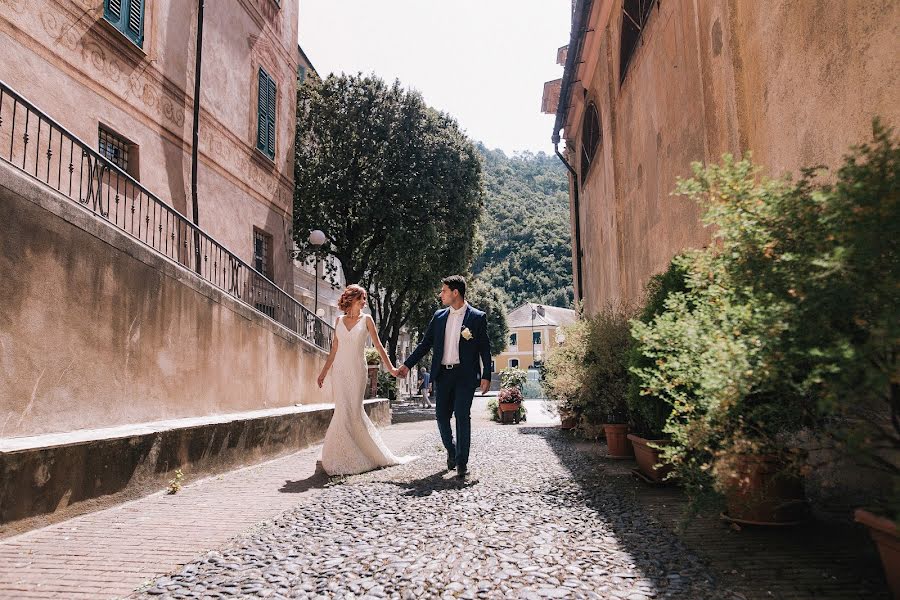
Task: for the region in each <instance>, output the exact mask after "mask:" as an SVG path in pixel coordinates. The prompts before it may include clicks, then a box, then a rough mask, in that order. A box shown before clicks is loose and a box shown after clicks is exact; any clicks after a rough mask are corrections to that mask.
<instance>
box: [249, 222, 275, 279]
mask: <svg viewBox="0 0 900 600" xmlns="http://www.w3.org/2000/svg"><path fill="white" fill-rule="evenodd" d="M253 268H254V269H256V270H257V271H259V272H260V273H261V274H263V275H265V276H266V277H268V278H269V279H272V277H273V273H272V236H271V235H269V234H268V233H266V232H264V231H260V230H259V229H256V228H255V227H254V228H253Z"/></svg>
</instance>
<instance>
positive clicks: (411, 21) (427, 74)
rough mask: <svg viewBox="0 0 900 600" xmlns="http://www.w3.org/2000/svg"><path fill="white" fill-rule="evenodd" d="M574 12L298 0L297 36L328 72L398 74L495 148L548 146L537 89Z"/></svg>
mask: <svg viewBox="0 0 900 600" xmlns="http://www.w3.org/2000/svg"><path fill="white" fill-rule="evenodd" d="M570 15H571V0H300V23H299V28H300V46H301V47H302V48H303V51H304V52H306V55H307V56H308V57H309V59H310V61H311V62H312V64H313V66H314V67H315V68H316V71H318V72H319V74H320V75H321V76H323V77H324V76H327V75H328V74H329V73H332V72H334V73H341V72H346V73H357V72H362V73H364V74H371V73H374V74H376V75H378V76H379V77H381V78H383V79H385V80H386V81H389V82H390V81H393V80H394V79H395V78H396V79H399V80H400V82H401V83H402V84H403V86H404V87H407V88H412V89H416V90H418V91H420V92H421V93H422V95H423V96H424V97H425V101H426V102H427V103H428V104H429V105H430V106H433V107H435V108H437V109H439V110H443V111H445V112H448V113H450V114H451V115H453V116H454V117H456V119H457V120H458V121H459V124H460V126H461V127H462V129H463V130H464V131H465V132H466V133H467V134H468V135H469V136H470V137H471V138H472V139H474V140H479V141H482V142H484V143H485V145H486V146H488V147H489V148H500V149H502V150H503V151H504V152H506V153H507V154H513V153H515V152H521V151H524V150H531V151H534V152H537V151H541V150H543V151H544V152H552V151H553V145H552V144H551V143H550V136H551V134H552V133H553V120H554V117H553V115H544V114H542V113H541V95H542V93H543V86H544V82H545V81H550V80H552V79H558V78H560V77H562V72H563V68H562V67H561V66H559V65H557V64H556V50H557V49H558V48H559V47H560V46H564V45H566V44H567V43H568V41H569V20H570Z"/></svg>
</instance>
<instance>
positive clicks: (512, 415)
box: [499, 402, 520, 423]
mask: <svg viewBox="0 0 900 600" xmlns="http://www.w3.org/2000/svg"><path fill="white" fill-rule="evenodd" d="M519 406H520V405H519V403H518V402H501V403H500V409H499V410H500V422H501V423H518V422H519Z"/></svg>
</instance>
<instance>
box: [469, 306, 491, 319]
mask: <svg viewBox="0 0 900 600" xmlns="http://www.w3.org/2000/svg"><path fill="white" fill-rule="evenodd" d="M469 308H470V309H471V310H472V314H474V315H475V316H476V317H484V316H487V313H486V312H484V311H483V310H478V309H477V308H475V307H474V306H472V305H471V304H470V305H469Z"/></svg>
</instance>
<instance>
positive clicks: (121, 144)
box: [98, 125, 130, 173]
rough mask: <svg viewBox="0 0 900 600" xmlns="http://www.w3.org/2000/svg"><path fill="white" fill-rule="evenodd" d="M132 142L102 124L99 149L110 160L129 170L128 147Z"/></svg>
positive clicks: (124, 169)
mask: <svg viewBox="0 0 900 600" xmlns="http://www.w3.org/2000/svg"><path fill="white" fill-rule="evenodd" d="M129 146H130V144H129V143H128V142H127V141H125V140H124V139H123V138H121V137H119V136H118V135H116V134H115V133H113V132H112V131H109V130H108V129H105V128H104V127H103V126H102V125H101V126H100V141H99V144H98V151H99V152H100V156H102V157H104V158H107V159H109V161H110V162H111V163H112V164H114V165H116V166H117V167H119V168H120V169H122V170H123V171H125V172H126V173H127V172H128V147H129Z"/></svg>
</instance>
